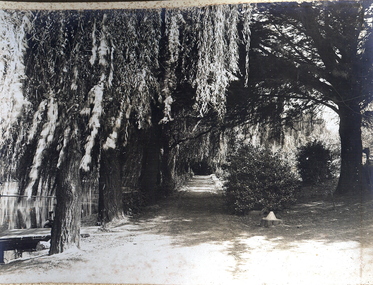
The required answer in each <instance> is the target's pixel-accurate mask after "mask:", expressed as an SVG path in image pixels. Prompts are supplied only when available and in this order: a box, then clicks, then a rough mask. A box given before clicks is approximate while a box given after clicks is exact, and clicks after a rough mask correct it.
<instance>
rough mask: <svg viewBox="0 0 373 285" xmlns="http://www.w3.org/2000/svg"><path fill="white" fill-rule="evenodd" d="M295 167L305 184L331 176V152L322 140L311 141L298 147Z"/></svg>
mask: <svg viewBox="0 0 373 285" xmlns="http://www.w3.org/2000/svg"><path fill="white" fill-rule="evenodd" d="M297 168H298V171H299V174H300V176H301V177H302V180H303V182H304V183H306V184H316V183H319V182H322V181H325V180H327V179H329V178H332V177H333V175H332V153H331V151H330V150H329V149H327V148H326V147H325V146H324V145H323V143H322V142H319V141H313V142H309V143H307V144H306V145H305V146H301V147H300V148H298V153H297Z"/></svg>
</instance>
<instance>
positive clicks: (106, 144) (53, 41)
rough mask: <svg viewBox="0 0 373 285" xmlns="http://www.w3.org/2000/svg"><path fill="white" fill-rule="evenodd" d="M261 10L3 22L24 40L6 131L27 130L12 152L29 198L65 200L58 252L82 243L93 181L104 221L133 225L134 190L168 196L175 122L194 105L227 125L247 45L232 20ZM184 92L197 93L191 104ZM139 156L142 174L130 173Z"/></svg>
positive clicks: (20, 16) (11, 139)
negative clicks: (126, 218) (127, 207)
mask: <svg viewBox="0 0 373 285" xmlns="http://www.w3.org/2000/svg"><path fill="white" fill-rule="evenodd" d="M250 11H251V8H250V6H248V5H239V6H229V5H220V6H219V5H218V6H211V7H203V8H187V9H175V10H172V11H171V10H133V11H132V10H113V11H34V12H33V13H29V14H27V13H24V12H21V11H20V12H14V15H12V14H7V13H4V14H1V15H0V16H4V17H5V18H6V23H7V24H9V27H10V30H9V33H3V34H2V36H3V35H5V38H6V39H8V38H11V37H13V38H17V36H15V33H16V32H17V33H18V38H17V39H16V40H15V42H16V44H15V45H14V43H12V44H13V46H11V47H12V48H13V50H14V54H15V56H16V57H15V61H14V60H13V59H12V57H11V56H10V55H8V54H5V55H2V57H1V63H4V62H5V63H6V64H9V63H14V62H16V63H17V64H16V67H17V68H3V69H2V71H3V74H1V76H2V77H1V80H2V81H4V80H9V79H12V80H13V82H11V83H10V84H9V87H10V88H13V89H12V90H16V91H17V92H13V93H10V94H11V99H14V101H13V102H15V103H14V105H12V108H13V110H14V111H17V112H15V113H14V114H13V115H11V113H9V114H7V116H8V117H9V116H10V117H11V119H8V120H7V121H6V123H4V124H1V127H2V131H3V130H5V129H7V128H6V127H8V126H10V127H11V128H14V130H15V129H17V130H18V131H17V132H16V131H11V132H9V136H8V137H7V141H6V142H5V141H2V143H4V144H5V143H9V146H8V147H7V146H5V145H2V148H8V149H9V150H10V154H7V159H8V158H9V164H10V165H13V162H15V165H16V172H17V175H18V178H19V181H20V189H19V193H20V194H21V195H26V196H27V197H29V198H31V197H33V196H40V195H50V194H52V195H53V194H55V195H56V197H57V206H56V216H55V223H54V225H53V230H52V245H51V250H50V253H51V254H53V253H58V252H62V251H64V250H66V249H67V248H69V247H72V246H79V231H80V203H81V197H82V191H83V190H82V189H83V188H82V180H83V178H84V177H85V178H86V177H92V175H91V173H90V172H92V171H96V172H97V174H98V175H99V179H98V180H99V183H98V184H99V188H100V191H99V192H100V219H101V220H102V221H103V222H108V221H111V220H112V219H115V218H117V217H118V218H120V217H121V216H122V214H123V208H122V201H121V200H122V198H121V197H122V196H121V195H122V186H124V185H128V184H132V185H133V186H134V187H138V188H140V190H143V191H144V192H145V193H146V194H147V195H149V196H150V197H155V198H157V197H156V196H159V195H160V194H159V193H158V192H157V190H158V188H159V187H160V186H162V185H164V184H165V183H166V184H168V185H171V184H172V181H171V180H173V179H174V178H175V177H173V176H172V174H173V173H175V172H173V170H172V168H174V165H175V163H174V161H175V160H176V158H177V156H179V155H180V153H179V152H178V151H175V150H174V149H172V147H171V145H172V144H174V142H172V141H171V135H170V133H169V130H170V129H171V124H173V123H174V122H173V117H174V115H175V114H177V113H178V112H182V111H185V110H186V109H188V108H189V109H190V110H187V111H186V112H187V113H189V114H191V115H192V116H194V117H195V118H196V119H198V118H202V117H204V116H206V114H209V113H211V114H214V116H215V117H216V116H217V117H220V118H222V117H223V116H224V113H225V91H226V90H227V88H228V86H229V84H230V82H232V81H234V80H236V79H237V76H238V75H239V70H238V68H237V66H238V59H239V54H238V48H237V47H238V43H239V42H240V41H241V40H242V37H238V36H237V27H236V25H235V24H234V25H233V26H231V23H238V22H239V21H247V20H248V19H249V18H250V17H249V15H250ZM242 15H244V16H242ZM14 16H17V17H16V20H11V19H12V18H14ZM2 30H6V29H5V28H4V27H2ZM245 35H246V36H245V39H246V43H247V44H248V42H249V34H248V33H246V34H245ZM9 42H10V41H9V40H8V41H7V43H9ZM161 48H162V49H163V50H164V51H165V52H166V53H165V56H163V55H162V56H161V55H160V52H159V51H160V49H161ZM13 50H12V52H13ZM12 60H13V61H12ZM23 62H24V63H23ZM23 66H24V68H23ZM0 67H1V65H0ZM23 77H24V78H27V80H24V81H22V79H23ZM13 83H14V84H13ZM22 84H23V88H22ZM183 86H187V88H188V90H192V92H190V93H188V94H187V97H188V98H187V99H186V98H185V96H183V94H182V88H183ZM17 88H18V89H17ZM18 91H19V92H18ZM18 93H21V95H22V96H18V95H19V94H18ZM2 94H3V95H4V94H5V95H6V94H7V92H6V91H4V92H2ZM17 96H18V97H17ZM16 99H17V100H18V101H16ZM185 101H189V103H190V104H188V106H187V108H186V107H181V106H182V105H183V102H185ZM178 108H179V109H178ZM2 123H3V122H2ZM179 123H180V122H179ZM6 124H8V125H6ZM181 130H183V129H181ZM184 130H185V131H186V130H187V128H186V129H184ZM130 143H131V145H130ZM136 143H138V144H139V145H134V144H136ZM149 144H151V147H149ZM175 145H177V143H176V144H174V146H175ZM2 156H3V157H4V154H2ZM122 159H123V160H124V161H121V160H122ZM130 159H132V160H134V161H135V162H136V164H138V165H141V167H138V166H137V167H133V168H128V166H129V165H130V164H131V162H130V161H128V160H130ZM21 162H22V163H21ZM23 162H24V163H23ZM124 170H126V171H128V172H129V173H125V174H124V175H123V176H122V174H123V173H124ZM87 173H90V175H86V174H87ZM126 179H128V180H126ZM141 188H142V189H141Z"/></svg>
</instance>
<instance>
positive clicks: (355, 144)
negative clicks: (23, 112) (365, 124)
mask: <svg viewBox="0 0 373 285" xmlns="http://www.w3.org/2000/svg"><path fill="white" fill-rule="evenodd" d="M339 111H340V125H339V136H340V139H341V172H340V177H339V181H338V186H337V190H336V193H337V194H344V193H356V192H359V191H361V190H362V140H361V121H362V117H361V114H360V109H359V106H358V105H357V104H355V105H353V104H350V105H342V104H341V105H340V106H339Z"/></svg>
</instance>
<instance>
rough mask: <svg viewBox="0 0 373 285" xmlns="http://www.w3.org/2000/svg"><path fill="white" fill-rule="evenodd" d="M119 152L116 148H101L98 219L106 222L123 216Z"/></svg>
mask: <svg viewBox="0 0 373 285" xmlns="http://www.w3.org/2000/svg"><path fill="white" fill-rule="evenodd" d="M121 186H122V184H121V163H120V154H119V151H118V150H116V149H112V148H109V149H107V150H102V152H101V160H100V177H99V205H98V207H99V220H100V222H101V223H107V222H110V221H112V220H113V219H114V218H120V217H123V201H122V199H123V197H122V187H121Z"/></svg>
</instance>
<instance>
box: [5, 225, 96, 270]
mask: <svg viewBox="0 0 373 285" xmlns="http://www.w3.org/2000/svg"><path fill="white" fill-rule="evenodd" d="M88 236H89V234H87V233H81V237H88ZM50 239H51V229H50V228H36V229H14V230H7V231H4V232H2V233H0V264H4V263H5V262H4V251H7V250H17V251H18V253H22V252H27V251H35V250H36V246H37V245H38V243H39V242H41V241H49V240H50Z"/></svg>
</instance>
